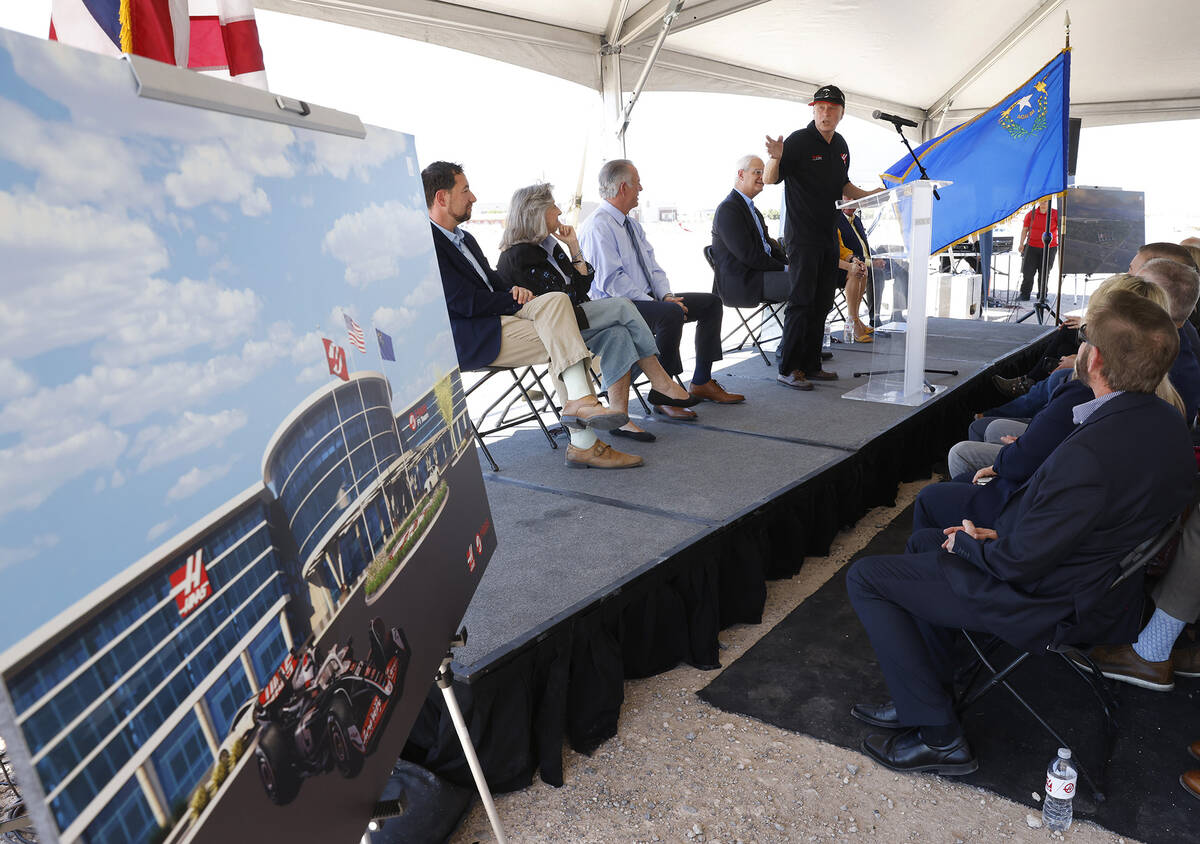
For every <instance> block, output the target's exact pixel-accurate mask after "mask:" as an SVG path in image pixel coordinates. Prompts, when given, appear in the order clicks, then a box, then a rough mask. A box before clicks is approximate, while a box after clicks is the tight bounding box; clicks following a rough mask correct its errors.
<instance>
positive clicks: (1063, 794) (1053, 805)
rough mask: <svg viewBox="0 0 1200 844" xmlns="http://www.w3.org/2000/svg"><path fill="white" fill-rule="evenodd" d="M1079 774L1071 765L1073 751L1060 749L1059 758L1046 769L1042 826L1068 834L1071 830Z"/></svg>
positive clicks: (1064, 748)
mask: <svg viewBox="0 0 1200 844" xmlns="http://www.w3.org/2000/svg"><path fill="white" fill-rule="evenodd" d="M1078 779H1079V772H1078V771H1076V770H1075V765H1073V764H1072V763H1071V751H1070V749H1068V748H1066V747H1060V748H1059V749H1058V757H1057V758H1056V759H1054V760H1053V761H1052V762H1051V763H1050V767H1048V768H1047V769H1046V799H1045V800H1043V801H1042V824H1043V825H1044V826H1045V827H1046V829H1049V830H1059V831H1062V832H1066V831H1067V830H1068V829H1070V828H1071V798H1072V797H1074V796H1075V783H1076V781H1077V780H1078Z"/></svg>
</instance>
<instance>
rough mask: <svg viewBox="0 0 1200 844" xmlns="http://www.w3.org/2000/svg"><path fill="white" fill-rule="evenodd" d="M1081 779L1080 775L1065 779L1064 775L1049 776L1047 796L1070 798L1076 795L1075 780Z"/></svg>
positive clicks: (1047, 779)
mask: <svg viewBox="0 0 1200 844" xmlns="http://www.w3.org/2000/svg"><path fill="white" fill-rule="evenodd" d="M1077 779H1079V775H1078V774H1075V775H1073V776H1070V777H1067V778H1066V779H1063V778H1062V777H1055V776H1047V777H1046V796H1047V797H1057V798H1059V799H1060V800H1070V799H1071V798H1072V797H1074V796H1075V781H1076V780H1077Z"/></svg>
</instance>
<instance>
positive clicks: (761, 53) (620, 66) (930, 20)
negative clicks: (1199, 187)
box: [255, 0, 1200, 137]
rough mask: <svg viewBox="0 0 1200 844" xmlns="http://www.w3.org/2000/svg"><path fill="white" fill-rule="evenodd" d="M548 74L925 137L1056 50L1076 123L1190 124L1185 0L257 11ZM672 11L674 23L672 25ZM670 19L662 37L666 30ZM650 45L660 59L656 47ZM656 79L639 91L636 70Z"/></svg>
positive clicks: (1196, 22) (268, 5) (1197, 96)
mask: <svg viewBox="0 0 1200 844" xmlns="http://www.w3.org/2000/svg"><path fill="white" fill-rule="evenodd" d="M255 5H256V6H258V7H259V8H262V9H270V10H274V11H280V12H288V13H292V14H299V15H306V16H309V17H313V18H318V19H321V20H327V21H333V22H336V23H342V24H348V25H352V26H359V27H364V28H367V29H372V30H376V31H380V32H386V33H391V34H394V35H399V36H402V37H405V38H412V39H417V40H421V41H427V42H429V43H433V44H439V45H442V46H446V47H452V48H454V49H458V50H463V51H466V52H471V53H476V54H478V55H482V56H488V57H490V58H494V59H499V60H501V61H504V62H508V63H510V64H514V65H519V66H522V67H527V68H531V69H533V70H537V71H541V72H543V73H549V74H551V75H554V76H558V77H561V78H563V79H567V80H570V81H572V82H577V83H579V84H582V85H586V86H588V87H591V88H594V89H596V90H597V91H599V92H600V93H601V94H602V95H603V96H604V97H605V103H606V114H607V117H608V119H609V120H610V122H611V123H612V124H613V128H618V127H619V126H620V123H621V120H620V117H619V115H620V113H621V111H622V109H623V108H627V107H628V100H629V98H628V97H626V96H620V97H619V96H618V95H617V91H622V92H626V93H628V92H631V91H637V90H638V83H639V82H643V81H644V90H653V91H702V92H720V93H736V94H752V95H758V96H765V97H774V98H783V99H792V100H798V101H803V102H808V98H809V97H810V96H811V94H812V92H813V91H814V90H815V89H816V88H817V86H819V85H820V84H824V83H829V82H831V83H834V84H836V85H838V86H840V87H841V88H842V89H843V90H844V91H845V92H846V95H847V109H848V111H849V112H850V113H852V114H855V115H857V116H860V117H869V116H870V112H871V111H872V110H874V109H882V110H884V111H888V112H891V113H894V114H900V115H903V116H906V117H909V118H912V119H914V120H917V121H919V122H923V131H924V135H925V137H931V136H932V135H933V134H935V129H936V127H937V125H938V122H939V121H940V120H941V119H942V117H943V114H945V118H946V123H945V125H946V126H952V125H954V124H955V123H958V122H961V121H962V120H965V119H967V118H969V117H970V116H972V115H973V114H975V113H977V112H978V111H979V110H981V109H984V108H987V107H989V106H990V105H991V104H992V103H994V102H996V101H997V100H999V99H1000V98H1001V97H1003V96H1004V95H1005V94H1006V93H1008V91H1010V90H1011V89H1013V88H1015V87H1017V86H1018V85H1020V84H1021V83H1022V82H1024V81H1025V79H1026V78H1027V77H1028V76H1029V75H1030V74H1032V73H1033V72H1034V71H1035V70H1036V69H1037V68H1038V67H1040V66H1041V65H1042V64H1043V63H1044V62H1046V61H1049V60H1050V59H1051V58H1052V57H1053V56H1054V54H1055V53H1057V52H1058V50H1060V49H1061V48H1062V47H1063V44H1064V40H1065V37H1064V36H1065V30H1064V19H1065V16H1066V14H1067V13H1069V14H1070V19H1071V44H1072V47H1073V48H1074V49H1073V52H1072V74H1071V77H1072V78H1071V100H1072V106H1071V114H1072V116H1074V117H1081V118H1083V121H1084V125H1085V126H1101V125H1106V124H1113V123H1135V122H1143V121H1149V120H1173V119H1186V118H1196V117H1200V14H1197V12H1196V6H1195V0H1147V2H1145V3H1142V4H1140V5H1139V4H1130V3H1128V2H1127V0H1024V2H1021V0H1016V1H1015V2H1014V0H1009V2H999V0H991V1H990V2H982V0H920V2H914V1H913V0H567V2H565V3H564V2H562V0H483V2H475V3H470V4H466V3H451V2H444V0H255ZM671 12H677V14H674V15H671V14H670V13H671ZM665 17H669V18H670V19H671V22H670V26H669V27H666V35H665V40H664V39H662V33H663V30H664V18H665ZM660 40H661V42H662V43H661V49H658V50H656V49H655V48H656V46H659V45H658V42H659V41H660ZM651 58H653V63H652V70H651V72H650V73H649V75H648V76H646V77H645V79H644V80H643V79H642V77H643V74H644V71H645V68H646V67H647V61H648V60H649V59H651Z"/></svg>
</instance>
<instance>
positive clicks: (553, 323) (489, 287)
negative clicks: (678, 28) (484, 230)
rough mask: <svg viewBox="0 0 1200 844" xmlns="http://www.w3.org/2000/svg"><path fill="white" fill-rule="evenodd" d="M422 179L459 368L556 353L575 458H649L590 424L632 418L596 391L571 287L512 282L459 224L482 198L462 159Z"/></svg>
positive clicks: (584, 463)
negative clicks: (541, 288)
mask: <svg viewBox="0 0 1200 844" xmlns="http://www.w3.org/2000/svg"><path fill="white" fill-rule="evenodd" d="M421 181H422V182H423V183H424V187H425V204H426V205H427V206H428V207H429V222H430V226H431V227H432V229H433V246H434V251H435V252H436V253H437V261H438V269H439V270H440V272H441V276H442V290H443V291H444V292H445V294H446V309H447V310H448V311H449V313H450V330H451V332H452V333H453V335H454V350H455V352H457V353H458V365H459V367H461V368H462V369H480V368H482V367H485V366H524V365H527V364H533V363H544V362H546V361H547V360H549V362H550V372H551V374H552V375H553V376H554V378H555V382H556V384H557V385H558V387H557V388H558V390H559V392H560V393H563V392H565V395H560V396H559V400H560V402H561V403H562V423H563V426H564V427H566V428H567V430H568V431H570V433H571V444H570V445H569V446H567V464H568V465H569V466H573V467H579V468H596V469H625V468H629V467H632V466H640V465H642V458H641V457H638V456H636V455H632V454H624V453H622V452H620V451H617V450H616V449H614V448H612V447H611V446H609V445H608V444H606V443H605V442H603V441H602V440H599V439H597V438H596V435H595V433H593V431H592V430H590V429H593V428H595V429H597V430H604V431H607V430H612V429H613V428H616V427H619V426H621V425H624V424H625V422H627V421H628V419H629V417H628V416H627V415H626V414H624V413H617V412H615V411H611V410H609V409H608V408H607V407H605V406H604V405H602V404H601V403H600V401H599V399H597V398H596V395H595V393H594V392H593V391H592V382H591V379H590V378H589V377H588V367H589V366H590V365H591V359H592V356H591V352H589V351H588V348H587V345H586V344H585V343H584V342H583V338H582V337H580V336H579V325H578V323H577V322H576V320H575V309H574V306H573V305H572V304H571V300H570V299H569V298H568V297H567V294H565V293H557V292H555V293H546V294H544V295H542V296H534V295H533V293H532V292H531V291H529V290H526V289H525V288H524V287H516V286H512V285H509V284H508V283H507V282H505V281H504V279H502V278H501V277H500V275H499V274H498V273H497V272H496V271H495V270H493V269H492V267H491V265H490V264H488V261H487V258H485V257H484V255H483V251H482V250H481V249H480V248H479V244H478V243H476V242H475V238H473V237H472V236H471V235H470V233H469V232H467V231H466V230H464V229H462V228H461V227H460V225H459V224H460V223H465V222H466V221H467V220H469V219H471V206H472V205H473V204H474V203H475V194H473V193H471V186H470V185H469V184H468V183H467V177H466V174H464V173H463V169H462V167H461V166H459V165H457V164H451V163H449V162H446V161H435V162H434V163H433V164H430V165H429V166H428V167H426V168H425V169H424V170H422V171H421Z"/></svg>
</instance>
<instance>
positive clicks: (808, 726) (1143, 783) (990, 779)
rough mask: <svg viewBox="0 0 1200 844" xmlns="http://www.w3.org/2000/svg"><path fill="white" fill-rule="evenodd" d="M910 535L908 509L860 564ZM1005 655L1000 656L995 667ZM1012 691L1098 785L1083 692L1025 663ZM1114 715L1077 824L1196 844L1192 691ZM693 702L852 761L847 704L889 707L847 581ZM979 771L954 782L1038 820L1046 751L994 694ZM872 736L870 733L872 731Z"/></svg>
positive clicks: (1132, 699) (1053, 660)
mask: <svg viewBox="0 0 1200 844" xmlns="http://www.w3.org/2000/svg"><path fill="white" fill-rule="evenodd" d="M911 524H912V508H911V507H910V508H908V509H907V510H906V511H905V512H903V513H901V514H900V515H899V516H897V517H896V519H895V520H894V521H893V522H892V523H891V524H890V525H889V526H888V527H887V528H885V529H884V530H882V531H881V532H880V533H879V534H878V535H876V536H875V538H874V539H872V540H871V542H870V543H869V544H868V546H867V547H866V548H864V549H863V551H862V552H861V553H860V554H859V555H858V556H860V557H867V556H871V555H873V554H885V553H898V552H900V551H901V550H903V548H904V542H905V540H906V539H907V537H908V534H909V532H910V527H911ZM1003 656H1004V654H999V655H998V657H999V658H1002V657H1003ZM1012 683H1013V685H1014V687H1016V688H1017V690H1018V691H1020V692H1021V693H1022V694H1023V695H1025V696H1026V697H1027V698H1028V699H1029V700H1030V702H1031V703H1032V704H1033V705H1034V707H1035V708H1036V709H1037V710H1038V711H1039V712H1040V713H1041V714H1042V715H1043V717H1045V718H1046V720H1047V721H1049V722H1050V724H1051V725H1053V726H1054V727H1055V729H1057V730H1058V731H1059V732H1060V734H1062V735H1063V736H1064V738H1066V739H1067V740H1068V741H1069V742H1071V743H1072V746H1073V748H1074V749H1075V751H1076V754H1077V756H1079V757H1080V759H1081V761H1082V763H1083V764H1084V765H1085V766H1088V767H1089V768H1091V769H1092V770H1093V771H1094V773H1093V776H1095V775H1096V774H1098V773H1099V771H1098V770H1096V769H1098V768H1099V756H1100V755H1101V754H1102V752H1103V750H1102V747H1103V744H1102V739H1101V729H1102V726H1101V725H1102V718H1101V715H1100V708H1099V706H1098V705H1097V703H1096V700H1095V698H1094V697H1093V695H1092V693H1091V691H1090V690H1089V688H1088V687H1087V685H1086V684H1084V683H1083V681H1081V680H1080V679H1079V678H1078V677H1076V676H1075V675H1074V674H1073V673H1072V672H1071V670H1070V669H1069V668H1068V667H1067V666H1066V665H1064V664H1062V662H1061V659H1060V658H1059V657H1057V656H1044V657H1038V658H1031V659H1029V660H1027V662H1026V664H1025V665H1023V666H1022V667H1021V668H1020V669H1019V670H1018V671H1017V673H1016V674H1014V675H1013V677H1012ZM1114 685H1115V686H1116V689H1115V691H1116V695H1117V699H1118V701H1119V703H1120V709H1119V712H1118V719H1119V721H1120V725H1121V732H1120V734H1119V736H1118V738H1117V742H1116V746H1115V751H1114V754H1113V758H1112V761H1111V763H1110V765H1109V768H1108V776H1107V782H1106V783H1104V784H1103V785H1102V786H1101V788H1102V791H1103V793H1104V794H1105V797H1106V799H1105V800H1104V801H1103V802H1099V803H1098V802H1097V801H1096V800H1095V799H1094V796H1093V794H1092V793H1091V790H1090V789H1089V788H1087V786H1086V784H1085V783H1084V782H1083V780H1082V778H1081V780H1080V785H1079V794H1078V796H1077V797H1076V799H1075V807H1074V808H1075V815H1076V817H1079V818H1086V819H1088V820H1092V821H1095V822H1096V823H1098V824H1100V825H1101V826H1104V827H1106V828H1108V829H1110V830H1113V831H1114V832H1117V833H1120V834H1122V835H1129V836H1132V837H1135V838H1138V839H1141V840H1143V841H1146V842H1151V844H1158V842H1162V844H1168V843H1169V844H1176V842H1180V841H1196V840H1198V836H1200V833H1198V832H1197V830H1200V800H1196V799H1195V798H1194V797H1191V796H1189V795H1188V794H1187V793H1185V792H1184V791H1183V789H1182V787H1181V786H1180V784H1179V775H1180V774H1181V773H1182V772H1183V771H1184V770H1186V769H1188V768H1200V762H1197V761H1196V760H1195V759H1192V758H1191V756H1189V755H1188V752H1187V747H1188V745H1189V744H1190V743H1191V742H1193V741H1195V740H1197V739H1200V680H1182V679H1181V680H1178V681H1177V682H1176V687H1175V690H1174V691H1173V692H1169V693H1162V692H1150V691H1146V690H1143V689H1139V688H1135V687H1132V686H1128V685H1125V684H1123V683H1118V684H1114ZM700 696H701V698H703V699H704V700H706V701H708V702H709V703H711V704H713V705H714V706H717V707H719V708H721V709H724V710H727V711H729V712H737V713H740V714H743V715H749V716H750V717H753V718H757V719H759V720H760V721H765V722H766V723H769V724H774V725H775V726H778V727H782V728H784V729H787V730H792V731H795V732H800V733H806V734H808V735H811V736H813V737H815V738H818V739H821V740H823V741H827V742H831V743H833V744H837V745H840V746H842V747H848V748H852V749H854V750H860V749H861V741H862V739H863V738H864V737H865V736H866V735H867V733H868V732H871V731H872V729H871V728H870V727H867V726H866V725H865V724H862V723H860V722H858V721H856V720H854V719H853V718H851V717H850V707H851V705H852V704H854V703H857V702H860V701H862V702H879V701H883V700H886V699H887V697H888V694H887V689H886V687H885V686H884V684H883V679H882V677H881V676H880V674H879V669H878V665H877V663H876V661H875V654H874V651H872V649H871V645H870V643H869V642H868V641H867V636H866V633H865V631H864V630H863V628H862V625H861V624H860V623H859V621H858V617H857V616H856V615H855V614H854V610H853V609H852V608H851V606H850V601H849V599H848V598H847V595H846V580H845V569H843V570H841V571H839V572H838V573H837V574H835V575H834V576H833V577H832V578H831V579H830V580H829V582H828V583H826V584H825V585H824V586H822V587H821V588H820V589H819V590H818V591H817V592H816V593H814V594H813V595H812V596H810V597H809V598H808V600H806V601H805V602H804V603H802V604H801V605H800V606H799V607H797V608H796V609H795V610H793V611H792V613H791V614H790V615H789V616H788V617H787V618H785V619H784V620H783V621H782V622H780V623H779V624H778V625H777V626H776V627H775V628H774V629H773V630H772V631H771V632H770V633H768V634H767V635H766V636H764V637H763V638H762V639H761V640H760V641H759V642H758V644H756V645H755V646H754V647H753V648H751V649H750V650H749V651H747V652H746V653H745V654H744V655H743V656H742V657H741V658H740V659H739V660H737V662H735V663H733V664H732V665H731V666H729V667H728V668H727V669H725V671H723V672H722V673H721V675H720V676H718V677H717V678H716V679H715V680H714V681H713V682H712V683H710V684H709V685H708V687H707V688H705V689H703V690H702V691H701V692H700ZM964 727H965V729H966V732H967V737H968V739H969V740H970V741H971V744H972V746H973V747H974V748H975V752H976V754H977V755H978V757H979V762H980V767H979V770H978V771H976V772H975V773H974V774H971V775H970V776H968V777H962V778H960V779H961V780H962V781H964V782H967V783H970V784H971V785H975V786H979V787H981V788H986V789H988V790H989V791H993V792H995V793H997V794H1000V795H1002V796H1004V797H1007V798H1008V799H1010V800H1014V801H1016V802H1018V803H1022V804H1024V805H1027V806H1030V807H1031V808H1036V807H1037V805H1038V804H1036V803H1034V801H1033V800H1032V798H1031V793H1032V792H1035V791H1036V792H1041V790H1042V787H1043V785H1044V783H1045V770H1046V765H1047V764H1049V762H1050V760H1051V758H1053V756H1054V753H1055V741H1054V739H1052V738H1051V737H1050V735H1049V734H1048V733H1046V732H1045V731H1044V730H1043V729H1042V728H1041V726H1039V725H1038V724H1037V722H1036V721H1034V720H1033V718H1032V717H1031V716H1029V715H1028V714H1027V713H1026V712H1025V710H1024V709H1022V708H1021V707H1020V704H1018V703H1017V702H1016V700H1015V699H1014V698H1013V697H1012V696H1011V695H1010V694H1009V693H1008V692H1007V691H1005V690H1004V689H995V690H993V691H992V692H991V693H989V694H988V695H986V696H985V697H984V698H983V699H982V700H980V701H978V702H977V703H976V704H975V705H974V707H973V708H972V709H971V710H970V711H969V712H968V713H967V714H966V716H965V718H964ZM876 732H878V731H877V730H876Z"/></svg>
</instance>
